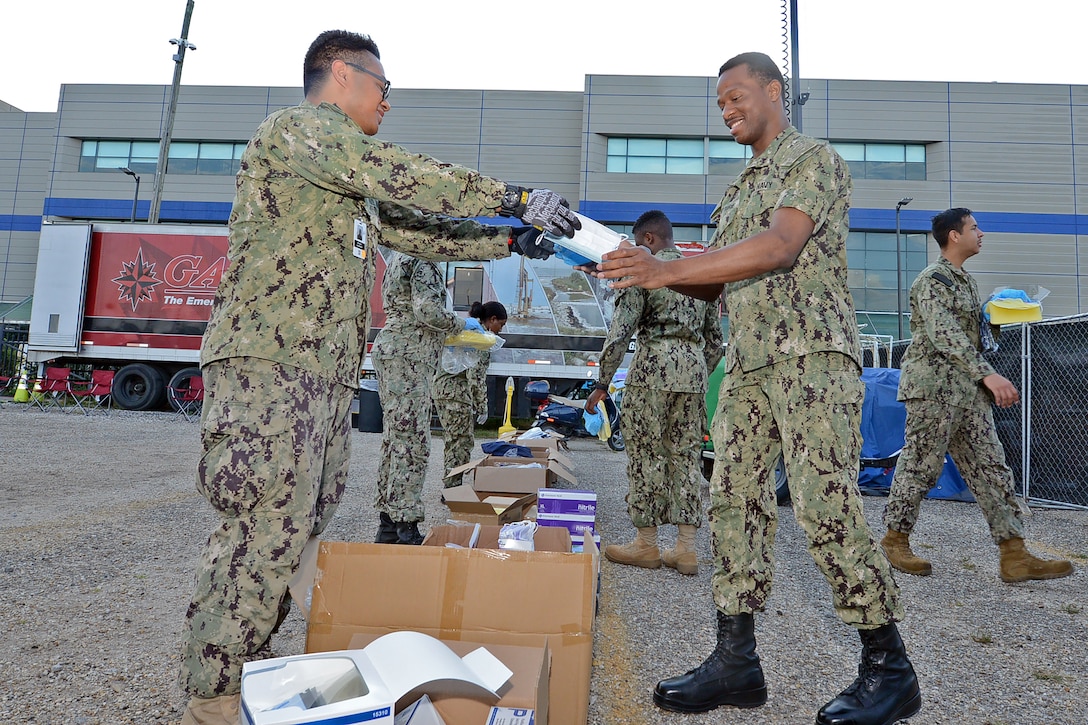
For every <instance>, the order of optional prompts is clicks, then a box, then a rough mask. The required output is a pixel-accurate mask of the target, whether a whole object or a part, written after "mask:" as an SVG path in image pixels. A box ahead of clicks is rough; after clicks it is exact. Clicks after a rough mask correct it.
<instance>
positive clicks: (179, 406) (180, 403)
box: [166, 375, 204, 421]
mask: <svg viewBox="0 0 1088 725" xmlns="http://www.w3.org/2000/svg"><path fill="white" fill-rule="evenodd" d="M166 394H167V397H169V398H170V405H171V407H173V408H174V410H175V411H176V412H175V413H174V418H177V417H178V416H179V415H180V416H183V417H184V418H185V420H187V421H191V420H194V419H197V418H200V411H201V408H203V407H204V378H202V377H201V376H199V375H194V376H192V377H191V378H187V379H186V380H185V381H184V382H183V384H182V385H181V386H180V387H177V388H170V387H168V388H167V389H166Z"/></svg>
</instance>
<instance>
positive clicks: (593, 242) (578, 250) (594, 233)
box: [544, 212, 627, 264]
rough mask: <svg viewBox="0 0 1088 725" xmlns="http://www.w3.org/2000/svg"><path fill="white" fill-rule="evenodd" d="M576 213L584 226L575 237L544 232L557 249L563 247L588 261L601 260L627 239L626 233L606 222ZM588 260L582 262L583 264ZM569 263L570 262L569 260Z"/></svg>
mask: <svg viewBox="0 0 1088 725" xmlns="http://www.w3.org/2000/svg"><path fill="white" fill-rule="evenodd" d="M574 215H575V216H576V217H578V219H579V220H581V222H582V228H581V229H579V230H578V231H577V232H575V233H574V236H573V237H560V236H557V235H555V234H549V233H547V232H545V233H544V238H545V239H547V240H548V241H550V242H551V243H552V244H554V245H555V246H556V248H557V249H558V248H560V247H562V248H563V249H566V250H568V251H570V252H571V253H573V256H576V257H580V258H582V259H585V260H586V262H589V261H593V262H600V261H601V258H602V257H603V256H604V255H605V254H607V253H608V252H611V251H614V250H615V249H616V248H617V247H619V246H620V242H622V241H623V240H625V239H627V235H626V234H620V233H619V232H617V231H614V230H612V229H609V228H608V227H606V226H605V225H604V224H601V223H600V222H597V221H594V220H592V219H590V218H589V217H587V216H582V215H581V214H579V213H577V212H575V213H574ZM557 253H558V252H557ZM561 259H562V257H561ZM563 261H566V260H565V259H564V260H563ZM586 262H582V264H585V263H586ZM568 264H570V263H569V262H568Z"/></svg>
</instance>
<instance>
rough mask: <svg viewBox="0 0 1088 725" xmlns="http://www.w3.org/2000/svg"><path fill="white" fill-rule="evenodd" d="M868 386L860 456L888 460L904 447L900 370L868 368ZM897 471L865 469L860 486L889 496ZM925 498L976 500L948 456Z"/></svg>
mask: <svg viewBox="0 0 1088 725" xmlns="http://www.w3.org/2000/svg"><path fill="white" fill-rule="evenodd" d="M861 379H862V381H863V382H864V383H865V402H864V403H862V408H861V437H862V444H861V457H862V458H887V457H889V456H891V455H893V454H895V452H896V451H898V450H899V449H901V448H902V447H903V439H904V428H905V425H906V421H907V409H906V408H905V407H904V405H903V404H902V403H900V402H899V401H898V400H896V399H895V394H896V390H897V389H898V388H899V370H898V368H865V369H864V370H863V371H862V373H861ZM894 470H895V469H894V468H890V469H883V468H862V469H861V471H860V472H859V473H858V485H859V486H860V487H861V489H862V491H864V492H865V493H874V494H878V495H882V496H886V495H888V491H889V489H890V488H891V485H892V473H893V472H894ZM926 498H939V499H945V500H951V501H974V500H975V497H974V496H972V495H971V491H970V490H969V489H968V488H967V484H966V483H964V482H963V477H962V476H960V472H959V470H958V469H957V468H956V464H955V463H954V462H953V461H952V457H951V456H949V455H948V454H947V453H946V454H945V459H944V469H943V470H942V471H941V475H940V476H939V477H938V478H937V483H936V485H934V486H933V488H932V489H930V491H929V493H928V494H927V495H926Z"/></svg>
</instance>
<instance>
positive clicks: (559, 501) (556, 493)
mask: <svg viewBox="0 0 1088 725" xmlns="http://www.w3.org/2000/svg"><path fill="white" fill-rule="evenodd" d="M537 512H538V513H541V514H577V515H579V516H594V517H595V516H596V515H597V492H596V491H579V490H571V489H566V488H542V489H540V490H539V491H537Z"/></svg>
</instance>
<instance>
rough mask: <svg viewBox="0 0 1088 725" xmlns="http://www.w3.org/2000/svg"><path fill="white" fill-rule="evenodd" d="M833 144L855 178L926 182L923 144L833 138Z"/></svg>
mask: <svg viewBox="0 0 1088 725" xmlns="http://www.w3.org/2000/svg"><path fill="white" fill-rule="evenodd" d="M832 145H833V146H834V147H835V150H836V151H838V152H839V155H840V156H842V157H843V159H844V160H845V161H846V162H847V163H848V164H849V165H850V175H851V176H853V177H854V178H855V179H891V180H895V181H903V180H910V181H925V178H926V147H925V144H901V143H847V142H841V141H834V142H832Z"/></svg>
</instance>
